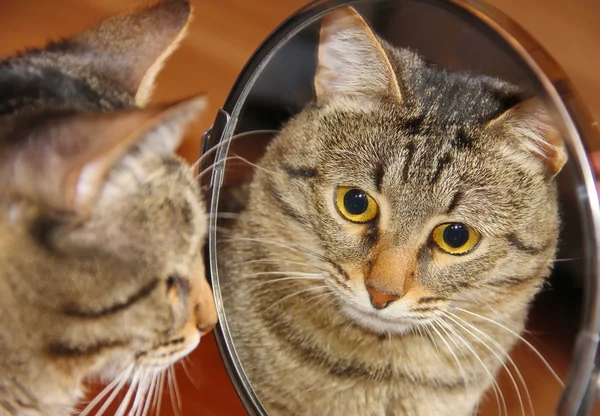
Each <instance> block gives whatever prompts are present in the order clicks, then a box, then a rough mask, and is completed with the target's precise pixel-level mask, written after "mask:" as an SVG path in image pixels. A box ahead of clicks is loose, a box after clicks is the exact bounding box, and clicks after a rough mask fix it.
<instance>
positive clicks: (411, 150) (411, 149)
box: [402, 143, 416, 182]
mask: <svg viewBox="0 0 600 416" xmlns="http://www.w3.org/2000/svg"><path fill="white" fill-rule="evenodd" d="M415 149H416V148H415V144H414V143H409V144H407V145H406V159H405V160H404V168H402V180H404V181H405V182H406V181H407V180H408V170H409V169H410V164H411V162H412V159H413V157H414V155H415Z"/></svg>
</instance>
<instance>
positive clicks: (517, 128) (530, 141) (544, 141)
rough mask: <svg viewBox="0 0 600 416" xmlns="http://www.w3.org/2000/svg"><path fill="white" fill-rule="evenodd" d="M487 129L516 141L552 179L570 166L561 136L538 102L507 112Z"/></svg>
mask: <svg viewBox="0 0 600 416" xmlns="http://www.w3.org/2000/svg"><path fill="white" fill-rule="evenodd" d="M487 129H500V131H501V132H502V133H501V134H507V133H508V134H510V135H512V136H514V137H515V139H516V145H517V146H518V147H520V148H521V149H523V150H525V151H526V152H527V153H529V154H531V155H533V156H534V157H536V158H538V159H540V160H541V161H542V163H543V164H544V166H546V169H547V171H548V174H549V175H550V176H551V177H554V176H556V175H557V174H558V173H559V172H560V171H561V170H562V168H563V166H564V165H565V163H566V162H567V152H566V149H565V145H564V142H563V140H562V137H561V134H560V132H559V131H558V130H557V129H556V127H555V126H554V123H553V120H552V118H551V117H550V115H549V114H548V112H547V111H546V108H545V107H544V105H543V103H542V102H541V101H540V100H539V99H538V98H532V99H529V100H527V101H525V102H522V103H520V104H518V105H516V106H515V107H513V108H511V109H509V110H507V111H506V112H504V113H503V114H501V115H500V116H499V117H497V118H496V119H495V120H492V121H491V122H490V123H489V124H488V126H487Z"/></svg>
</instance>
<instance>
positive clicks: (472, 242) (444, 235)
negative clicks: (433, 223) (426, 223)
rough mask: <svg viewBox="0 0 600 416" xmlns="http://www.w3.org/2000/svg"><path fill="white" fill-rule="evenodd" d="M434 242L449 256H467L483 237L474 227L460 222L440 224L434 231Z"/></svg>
mask: <svg viewBox="0 0 600 416" xmlns="http://www.w3.org/2000/svg"><path fill="white" fill-rule="evenodd" d="M432 238H433V242H434V243H435V244H437V246H438V247H439V248H440V249H441V250H442V251H445V252H446V253H448V254H454V255H460V254H467V253H468V252H469V251H471V250H473V249H474V248H475V246H476V245H477V243H479V240H481V235H480V234H479V233H478V232H477V231H475V229H474V228H473V227H470V226H468V225H466V224H463V223H460V222H450V223H446V224H440V225H438V226H437V227H435V229H434V230H433V233H432Z"/></svg>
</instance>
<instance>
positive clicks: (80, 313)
mask: <svg viewBox="0 0 600 416" xmlns="http://www.w3.org/2000/svg"><path fill="white" fill-rule="evenodd" d="M159 282H160V280H159V279H154V280H153V281H152V282H150V283H149V284H147V285H146V286H144V287H142V288H141V289H140V290H138V291H137V292H136V293H134V294H133V295H131V296H130V297H129V298H127V299H126V300H125V301H124V302H121V303H117V304H115V305H112V306H109V307H108V308H105V309H101V310H99V311H92V310H83V309H79V308H78V306H76V305H67V306H65V307H64V308H63V313H64V314H65V315H67V316H71V317H73V318H100V317H103V316H108V315H112V314H114V313H117V312H120V311H122V310H124V309H127V308H129V307H131V306H133V305H134V304H136V303H137V302H139V301H141V300H142V299H144V298H146V297H148V296H150V294H152V292H153V291H154V289H156V287H157V286H158V284H159Z"/></svg>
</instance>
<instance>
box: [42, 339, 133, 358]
mask: <svg viewBox="0 0 600 416" xmlns="http://www.w3.org/2000/svg"><path fill="white" fill-rule="evenodd" d="M123 345H125V343H124V342H120V341H110V342H99V343H97V344H92V345H79V346H76V347H74V346H71V345H68V344H64V343H61V342H54V343H52V344H50V345H49V346H48V354H50V355H51V356H53V357H57V358H78V357H89V356H91V355H95V354H98V353H99V352H100V351H102V350H105V349H108V348H116V347H120V346H123Z"/></svg>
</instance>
